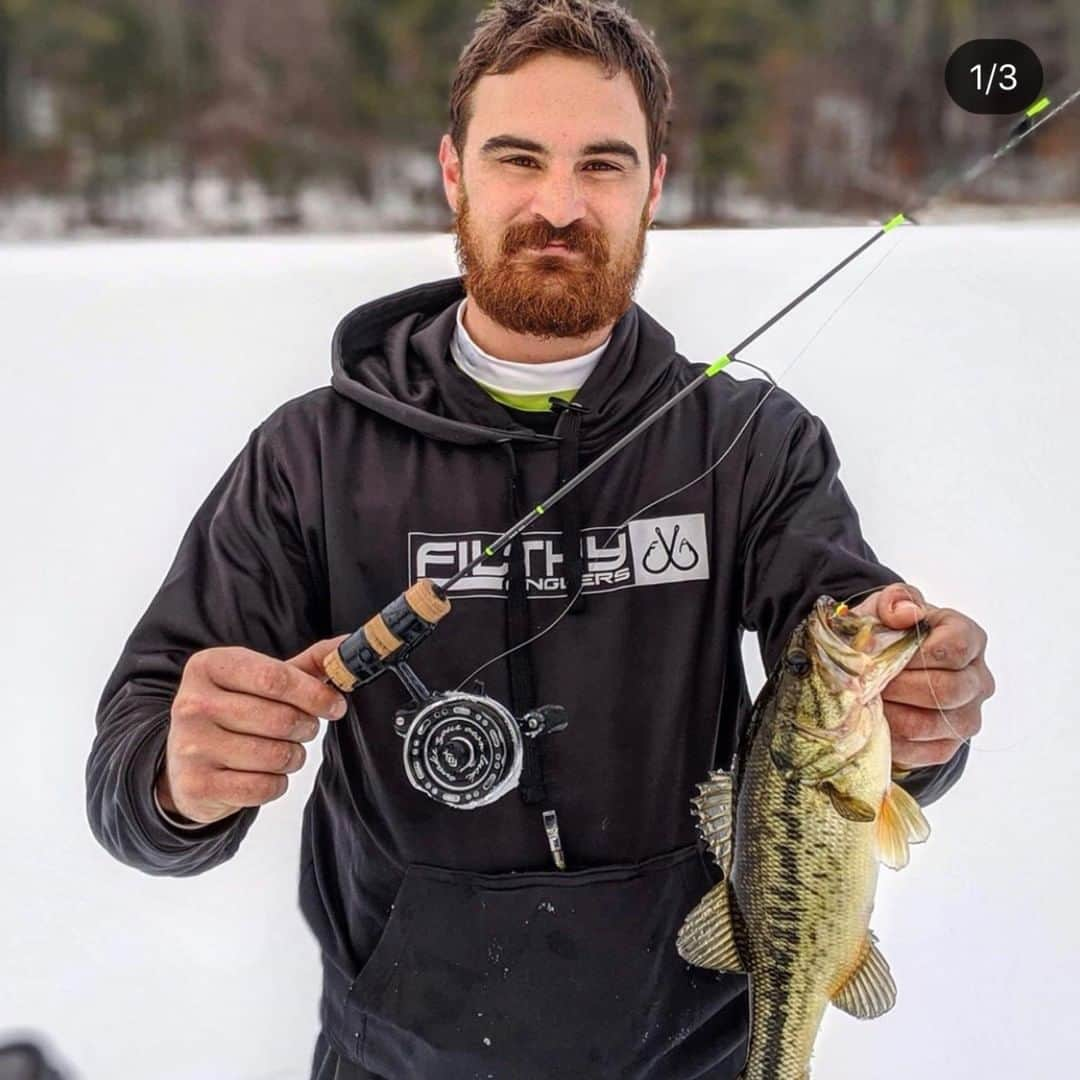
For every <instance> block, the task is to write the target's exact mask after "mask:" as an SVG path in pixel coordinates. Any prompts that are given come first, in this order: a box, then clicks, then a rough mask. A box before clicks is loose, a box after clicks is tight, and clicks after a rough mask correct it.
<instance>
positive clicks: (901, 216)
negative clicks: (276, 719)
mask: <svg viewBox="0 0 1080 1080" xmlns="http://www.w3.org/2000/svg"><path fill="white" fill-rule="evenodd" d="M1077 99H1080V88H1078V89H1077V90H1075V91H1074V92H1073V93H1071V94H1069V95H1068V96H1067V97H1066V98H1064V99H1063V100H1062V101H1060V102H1059V103H1058V104H1057V105H1056V106H1054V107H1053V108H1051V109H1049V111H1047V109H1048V107H1049V106H1050V104H1051V103H1050V99H1049V98H1047V97H1044V98H1042V99H1040V100H1039V101H1037V102H1036V103H1035V104H1034V105H1032V106H1031V107H1030V108H1028V109H1027V110H1026V112H1025V116H1024V119H1023V120H1022V121H1021V122H1020V123H1019V124H1018V125H1017V126H1016V127H1015V128H1014V129H1013V131H1012V133H1011V135H1010V136H1009V138H1008V139H1006V141H1005V142H1004V143H1003V144H1001V146H999V147H998V148H997V149H996V150H995V151H994V152H993V153H987V154H984V155H983V156H982V157H981V158H979V159H978V160H976V161H975V163H974V164H973V165H971V166H970V167H969V168H968V169H966V170H965V171H963V172H958V173H954V174H953V175H952V177H949V176H946V177H945V178H943V179H942V181H941V182H940V183H938V184H935V185H932V186H931V187H930V188H929V189H928V190H927V191H926V193H925V195H924V196H923V198H922V199H921V200H918V201H916V202H915V203H914V204H913V205H910V206H909V208H908V209H906V210H904V211H902V212H900V213H898V214H896V215H895V216H894V217H892V218H891V219H890V220H889V221H887V222H886V223H885V224H883V225H882V226H880V227H879V229H878V231H877V232H876V233H874V234H873V235H872V236H871V237H869V238H868V239H867V240H866V241H864V242H863V243H862V244H860V245H859V246H858V247H857V248H856V249H855V250H854V251H852V252H851V253H850V254H849V255H847V256H846V257H845V258H844V259H842V260H841V261H840V262H838V263H837V264H836V265H834V266H833V267H832V268H830V269H829V270H828V271H827V272H826V273H825V274H823V275H822V276H821V277H820V278H818V279H817V280H816V281H815V282H814V283H813V284H812V285H810V286H809V287H808V288H807V289H805V290H804V291H803V292H801V293H800V294H799V295H798V296H796V297H795V299H794V300H792V301H791V302H790V303H788V304H787V305H785V306H784V307H783V308H781V309H780V310H779V311H778V312H776V314H775V315H773V316H772V317H771V318H770V319H768V320H766V321H765V322H764V323H762V324H761V326H759V327H758V328H757V329H756V330H754V331H753V332H752V333H750V334H749V335H748V336H747V337H745V338H744V339H743V340H742V341H740V342H739V344H738V345H736V346H735V347H734V348H733V349H731V350H730V352H728V353H726V354H725V355H724V356H723V357H721V359H720V360H718V361H716V362H715V363H714V364H712V365H710V366H709V367H708V368H707V369H706V370H705V372H704V374H705V375H706V376H709V375H714V374H716V372H717V371H719V370H720V369H721V368H722V367H725V366H727V364H729V363H741V364H745V365H746V366H748V367H752V368H754V369H755V370H757V371H759V372H761V373H762V374H763V375H764V376H765V377H766V378H767V379H768V381H769V384H770V385H769V388H768V389H767V390H766V391H765V393H764V394H763V395H762V397H761V399H760V400H759V401H758V403H757V404H756V405H755V406H754V409H753V410H752V411H751V413H750V415H749V416H748V417H747V419H746V421H745V423H744V424H743V426H742V427H741V428H740V429H739V431H738V432H737V433H736V435H735V438H734V439H733V440H732V441H731V443H730V444H729V445H728V446H727V448H726V449H725V450H724V452H723V453H722V454H721V455H720V457H719V458H717V460H716V461H714V462H713V463H712V464H711V465H710V466H709V467H708V468H706V469H705V471H704V472H702V473H701V474H700V475H699V476H697V477H695V478H694V479H692V480H690V481H688V482H687V483H686V484H683V485H682V486H681V487H678V488H675V489H674V490H673V491H670V492H668V493H667V494H665V495H662V496H660V498H658V499H656V500H654V501H653V502H651V503H648V504H646V505H645V506H643V507H641V508H640V509H638V510H636V511H634V513H632V514H631V515H630V516H629V517H628V518H627V519H626V520H625V521H623V522H622V523H621V524H619V525H617V526H615V527H614V528H613V529H612V530H611V531H610V532H609V533H608V535H607V538H606V539H605V540H604V541H603V543H601V544H600V547H601V548H605V547H607V545H608V543H609V542H610V541H611V538H612V536H614V535H615V533H617V532H618V531H619V530H620V529H622V528H624V527H625V526H626V525H627V524H629V523H630V522H631V521H633V520H634V519H635V518H637V517H638V516H639V515H641V514H643V513H645V511H647V510H650V509H652V508H653V507H655V506H657V505H659V504H660V503H661V502H664V501H666V500H667V499H670V498H673V497H674V496H675V495H678V494H681V493H682V492H683V491H685V490H687V488H689V487H691V486H693V485H694V484H696V483H697V482H698V481H700V480H702V479H704V478H705V477H706V476H708V475H709V474H710V473H711V472H712V471H713V470H714V469H716V468H717V467H718V466H719V465H720V464H721V462H722V461H723V460H724V459H725V458H726V457H727V455H728V453H730V451H731V450H732V448H733V447H734V446H735V443H736V442H737V441H738V440H739V438H740V437H741V436H742V434H743V432H744V431H745V430H746V428H747V426H748V425H749V423H750V421H751V420H752V419H753V417H754V415H755V414H756V413H757V411H758V410H759V409H760V408H761V407H762V405H764V403H765V401H766V399H767V398H768V397H769V395H770V394H771V393H772V392H773V391H774V390H775V389H777V386H778V383H777V381H776V379H774V378H773V376H772V375H771V374H770V373H769V372H768V371H767V370H766V369H764V368H761V367H758V366H757V365H756V364H751V363H750V362H749V361H746V360H741V359H739V358H738V357H737V355H736V354H737V353H739V352H741V351H742V350H743V349H744V348H746V347H747V346H748V345H750V344H751V343H753V342H754V341H756V340H757V338H759V337H761V335H763V334H764V333H765V332H766V331H767V330H769V329H770V328H771V327H773V326H775V325H776V323H778V322H779V321H780V320H781V319H783V318H784V317H785V316H786V315H788V314H789V313H790V312H791V311H792V310H793V309H794V308H796V307H797V306H798V305H799V304H801V303H802V302H803V301H804V300H806V299H807V298H808V297H809V296H810V295H812V294H813V293H814V292H816V291H817V290H818V289H820V288H821V287H822V286H823V285H824V284H825V283H826V282H827V281H829V280H830V278H832V277H834V276H835V275H836V274H838V273H839V272H840V271H841V270H842V269H844V267H846V266H847V265H848V264H849V263H851V262H853V261H854V260H855V259H857V258H858V257H859V256H860V255H861V254H862V253H863V252H864V251H866V250H867V249H868V248H869V247H870V246H871V245H872V244H874V243H876V242H877V241H878V240H880V239H881V238H882V237H883V236H885V235H886V234H888V233H889V232H891V231H892V230H893V229H894V228H896V227H897V226H898V225H900V224H903V223H904V222H910V223H911V224H918V222H917V221H915V219H914V214H915V213H916V212H921V211H922V210H923V209H925V208H926V207H927V206H928V205H929V204H930V203H931V202H932V201H933V200H935V199H937V198H939V197H940V196H941V195H942V194H944V193H945V192H946V191H948V190H950V189H951V188H953V187H956V186H962V185H963V184H966V183H969V182H971V181H972V180H974V179H976V178H977V177H978V176H980V175H982V173H983V172H985V171H986V170H987V169H989V168H990V167H991V166H992V165H993V164H994V163H995V162H996V161H998V160H999V159H1000V158H1002V157H1004V156H1005V155H1006V154H1008V153H1010V152H1011V151H1012V150H1014V149H1015V148H1016V147H1017V146H1018V145H1019V144H1020V143H1021V142H1023V141H1024V139H1026V138H1028V137H1029V136H1030V135H1032V134H1033V133H1034V132H1035V131H1037V130H1038V129H1039V128H1040V127H1041V126H1042V125H1043V124H1045V123H1046V122H1047V121H1049V120H1051V119H1052V118H1053V117H1055V116H1057V115H1058V114H1060V113H1061V112H1063V111H1064V110H1065V109H1067V108H1068V107H1069V106H1070V105H1071V104H1072V103H1073V102H1074V101H1076V100H1077ZM1035 117H1039V118H1038V119H1037V120H1036V119H1035ZM895 248H896V245H895V244H894V245H893V247H891V248H889V249H888V250H887V251H886V253H885V255H884V256H882V258H881V259H879V260H878V262H877V263H875V265H874V267H873V268H872V269H871V270H870V272H869V273H868V274H866V275H865V277H863V278H862V279H861V280H860V281H859V283H858V284H857V285H856V286H855V288H854V289H852V290H851V292H850V293H848V294H847V295H846V296H845V297H844V299H843V300H842V301H841V302H840V304H838V305H837V307H836V308H834V309H833V311H832V312H831V313H830V314H829V316H828V318H827V319H826V320H825V321H824V322H823V323H822V324H821V325H820V326H819V327H818V329H817V330H816V331H815V333H814V334H813V336H812V337H811V338H810V340H809V341H808V342H806V344H805V345H804V346H803V347H802V349H800V350H799V352H798V353H797V354H796V355H795V357H794V358H793V359H792V361H791V363H790V364H788V366H787V367H786V368H785V369H784V371H783V373H782V375H781V377H784V376H786V375H787V373H788V372H789V371H791V369H792V368H793V367H794V366H795V364H796V363H797V362H798V360H799V359H800V358H801V357H802V356H803V355H804V354H805V353H806V351H807V350H808V349H809V347H810V346H811V345H812V344H813V342H814V341H815V340H816V339H817V337H818V336H819V335H820V334H821V333H822V332H823V331H824V329H825V328H826V327H827V326H828V325H829V323H830V322H832V320H833V318H834V317H835V316H836V315H837V314H838V312H839V311H840V309H841V308H843V307H844V306H845V305H846V304H847V302H848V301H849V300H850V299H851V298H852V297H853V296H854V295H855V293H856V292H858V291H859V289H861V288H862V286H863V285H864V284H865V283H866V282H867V281H868V280H869V279H870V277H872V276H873V275H874V274H875V273H876V272H877V270H878V269H879V268H880V266H881V265H882V264H883V263H884V262H885V260H886V259H887V258H888V257H889V256H890V255H891V254H892V252H893V251H894V250H895ZM700 381H701V377H700V376H699V377H698V378H697V379H695V380H694V381H693V382H692V383H691V384H689V385H688V386H687V387H684V388H683V390H682V391H680V393H679V394H676V395H675V396H674V397H673V398H672V399H670V400H669V401H668V402H667V403H666V404H665V405H664V406H662V407H661V408H660V409H658V410H657V411H656V412H655V413H654V414H652V416H651V417H648V418H646V421H644V422H642V423H641V424H639V425H637V426H636V427H635V428H634V429H633V430H632V431H631V432H630V433H628V434H627V435H626V436H624V437H623V439H621V440H619V442H618V443H616V444H615V446H613V447H611V448H610V449H609V451H608V452H607V454H606V455H601V459H602V460H607V457H608V456H610V455H611V454H612V453H614V451H615V450H616V449H617V448H621V446H623V445H625V444H626V443H627V442H629V441H630V439H631V438H633V437H634V436H636V434H637V433H638V432H639V431H640V430H642V429H643V428H644V427H645V426H647V424H648V423H651V422H652V421H653V420H655V419H659V417H660V416H661V415H662V414H663V413H664V412H666V411H667V409H668V408H670V407H671V406H673V405H674V404H675V403H676V402H677V401H679V400H681V398H682V397H683V396H684V395H685V394H686V393H687V392H689V390H690V389H691V388H692V387H696V386H697V385H698V384H699V383H700ZM601 459H598V460H597V461H594V462H593V464H592V466H589V467H587V468H586V469H583V470H582V471H581V472H579V473H578V474H577V476H576V477H573V478H572V479H571V481H570V482H568V483H567V484H565V485H563V487H562V488H560V489H559V491H558V492H556V493H555V495H553V496H552V497H549V499H548V500H547V505H546V506H545V505H543V504H541V505H540V506H538V507H537V508H536V509H535V510H534V511H533V513H532V514H530V515H528V516H527V517H526V518H524V519H523V520H522V521H521V522H519V523H518V525H516V526H515V527H514V528H512V529H511V530H509V531H508V532H506V533H504V534H503V536H502V537H500V538H499V539H498V540H496V541H495V542H494V543H493V544H492V545H490V546H488V547H487V548H485V551H484V554H485V555H487V556H488V557H490V556H492V555H494V554H495V551H496V550H498V548H501V547H502V546H503V542H509V541H510V540H512V539H513V537H514V536H516V535H517V534H518V533H520V532H522V531H524V529H525V528H527V526H528V525H529V524H531V523H532V521H534V520H535V518H536V517H537V516H539V514H541V513H543V512H544V511H545V510H547V509H548V508H550V507H551V506H552V505H553V504H554V502H556V501H557V499H558V498H561V497H562V496H563V495H565V494H566V493H567V492H569V491H570V490H571V488H572V487H574V486H576V484H577V483H580V482H581V481H582V480H584V479H585V477H586V476H587V475H589V474H591V472H592V471H593V469H594V468H595V467H597V466H598V465H599V464H601ZM482 559H483V556H478V557H477V558H476V559H475V560H473V562H472V563H470V564H468V565H467V566H465V567H463V568H462V569H461V570H459V571H458V573H457V574H455V575H454V576H453V577H451V578H450V579H448V580H447V581H446V582H444V583H443V584H442V586H441V588H440V592H441V594H442V595H443V596H446V595H447V593H448V592H449V589H450V588H451V586H452V585H453V584H454V583H455V582H456V581H458V580H460V579H461V578H462V577H465V576H466V575H467V574H468V573H470V572H471V570H472V569H473V567H474V566H475V565H477V564H479V563H480V562H481V561H482ZM584 587H585V585H584V582H582V584H580V585H579V586H578V588H577V590H576V591H575V592H574V594H573V596H571V597H570V599H569V601H568V603H567V604H566V606H565V607H564V608H563V609H562V611H560V612H559V613H558V614H557V615H556V616H555V618H554V619H553V620H552V621H551V622H550V623H549V624H548V625H547V626H545V627H544V628H543V629H542V630H540V631H538V632H537V633H536V634H533V635H532V636H530V637H528V638H526V639H525V640H524V641H521V642H519V643H518V644H517V645H514V646H511V647H510V648H509V649H505V650H504V651H503V652H501V653H498V654H496V655H495V656H493V657H491V659H489V660H487V661H485V662H484V663H483V664H481V665H480V666H479V667H478V668H476V669H475V670H474V671H473V672H472V673H471V674H470V675H468V676H466V678H465V679H463V680H462V681H461V682H460V683H459V684H458V687H457V689H458V690H460V689H461V688H462V687H463V686H464V685H465V684H466V683H468V682H469V681H470V680H472V679H474V678H475V677H476V676H477V675H478V674H479V673H480V672H481V671H484V670H485V669H486V668H488V667H490V666H491V665H492V664H494V663H496V662H497V661H499V660H502V659H505V658H506V657H507V656H510V655H511V654H512V653H514V652H516V651H517V650H518V649H522V648H524V647H525V646H527V645H531V644H532V643H534V642H536V641H538V640H539V639H540V638H542V637H543V636H544V635H545V634H547V633H548V632H549V631H551V630H553V629H554V628H555V627H556V626H557V625H558V624H559V623H560V622H561V621H562V620H563V619H564V618H565V617H566V615H567V614H569V612H570V609H571V608H572V607H573V606H574V602H575V601H576V600H577V598H578V596H580V595H581V593H582V591H583V589H584ZM855 595H858V594H855ZM916 633H918V631H917V630H916ZM919 645H920V647H921V645H922V642H921V639H920V641H919ZM926 670H928V669H926ZM927 686H928V688H929V690H930V693H931V695H932V696H933V697H934V701H935V704H936V705H937V707H938V712H939V714H940V715H941V718H942V720H943V721H944V722H945V724H946V726H947V727H948V728H949V730H950V731H951V732H952V733H953V735H955V736H956V737H957V738H958V739H961V740H962V741H963V742H965V743H967V744H969V745H970V742H971V740H970V739H966V738H964V737H963V736H961V735H960V734H959V732H957V731H956V730H955V728H953V727H952V724H951V723H950V721H949V719H948V717H947V716H946V715H945V712H944V708H943V707H942V705H941V702H940V700H939V699H938V698H937V695H936V693H935V692H934V688H933V685H932V682H931V680H930V676H929V675H927ZM977 749H983V748H977ZM985 749H986V752H987V753H990V752H1002V751H1000V750H992V749H991V748H985ZM1002 749H1003V750H1004V749H1011V748H1002Z"/></svg>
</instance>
